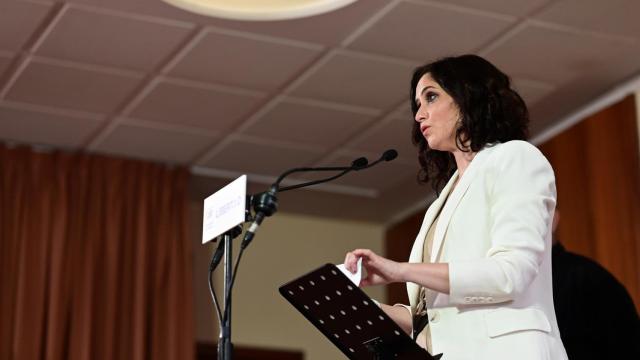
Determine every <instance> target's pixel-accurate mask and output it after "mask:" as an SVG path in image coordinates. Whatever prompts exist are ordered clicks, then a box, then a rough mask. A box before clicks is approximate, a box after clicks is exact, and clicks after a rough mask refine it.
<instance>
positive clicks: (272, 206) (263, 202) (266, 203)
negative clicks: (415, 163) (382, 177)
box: [241, 149, 398, 249]
mask: <svg viewBox="0 0 640 360" xmlns="http://www.w3.org/2000/svg"><path fill="white" fill-rule="evenodd" d="M397 156H398V152H397V151H396V150H394V149H389V150H387V151H385V152H384V153H383V154H382V156H381V157H380V158H379V159H378V160H376V161H374V162H372V163H371V164H369V160H367V158H365V157H359V158H357V159H355V160H353V161H352V162H351V166H329V167H315V168H314V167H301V168H293V169H289V170H287V171H285V172H284V173H282V174H281V175H280V176H279V177H278V179H277V180H276V182H274V183H273V185H271V189H269V191H267V192H263V193H260V194H259V195H258V196H257V197H256V198H252V201H251V203H252V204H253V207H254V209H255V212H256V216H255V218H254V220H253V223H251V226H249V229H247V231H246V232H245V235H244V239H243V240H242V244H241V247H242V248H243V249H244V248H246V247H247V246H249V243H250V242H251V241H252V240H253V237H254V236H255V233H256V231H257V230H258V227H260V225H261V224H262V221H263V220H264V218H265V217H267V216H271V215H273V214H274V213H275V212H276V211H277V210H278V199H277V198H276V193H278V192H282V191H287V190H293V189H299V188H303V187H307V186H312V185H317V184H321V183H324V182H328V181H331V180H335V179H337V178H339V177H341V176H344V175H346V174H347V173H348V172H350V171H354V170H355V171H359V170H363V169H367V168H370V167H372V166H374V165H376V164H378V163H380V162H381V161H391V160H393V159H395V158H396V157H397ZM312 171H340V173H338V174H336V175H334V176H331V177H328V178H324V179H319V180H313V181H309V182H305V183H300V184H295V185H290V186H285V187H282V188H281V187H280V183H281V182H282V181H283V180H284V178H285V177H287V176H288V175H290V174H293V173H297V172H312Z"/></svg>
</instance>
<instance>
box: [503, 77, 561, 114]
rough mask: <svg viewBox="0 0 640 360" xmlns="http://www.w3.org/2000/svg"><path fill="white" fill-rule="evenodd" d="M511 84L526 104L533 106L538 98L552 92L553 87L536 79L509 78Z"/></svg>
mask: <svg viewBox="0 0 640 360" xmlns="http://www.w3.org/2000/svg"><path fill="white" fill-rule="evenodd" d="M511 80H512V83H511V86H512V87H513V88H514V89H515V90H516V91H517V92H518V94H520V96H521V97H522V98H523V99H524V101H525V102H526V103H527V106H529V107H530V106H533V105H534V104H535V103H537V102H538V101H539V100H540V99H542V98H544V97H545V96H547V95H549V94H551V93H553V91H554V90H555V87H554V86H552V85H550V84H546V83H542V82H537V81H529V80H526V79H511Z"/></svg>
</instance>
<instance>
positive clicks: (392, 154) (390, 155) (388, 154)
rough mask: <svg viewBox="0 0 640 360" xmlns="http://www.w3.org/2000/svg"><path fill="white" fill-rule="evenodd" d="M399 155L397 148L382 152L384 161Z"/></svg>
mask: <svg viewBox="0 0 640 360" xmlns="http://www.w3.org/2000/svg"><path fill="white" fill-rule="evenodd" d="M397 157H398V152H397V151H396V150H395V149H389V150H387V151H385V152H384V154H382V158H383V159H384V161H391V160H393V159H395V158H397Z"/></svg>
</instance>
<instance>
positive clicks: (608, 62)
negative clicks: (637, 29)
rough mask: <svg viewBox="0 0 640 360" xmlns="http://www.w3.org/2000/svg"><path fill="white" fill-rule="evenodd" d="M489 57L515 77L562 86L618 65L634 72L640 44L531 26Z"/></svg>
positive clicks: (639, 55)
mask: <svg viewBox="0 0 640 360" xmlns="http://www.w3.org/2000/svg"><path fill="white" fill-rule="evenodd" d="M567 44H571V46H567ZM488 58H489V59H490V60H492V61H493V62H494V63H495V64H496V65H497V66H498V67H499V68H500V69H502V70H503V71H505V72H506V73H507V74H509V75H510V76H512V77H516V78H517V77H522V78H525V79H532V80H538V81H542V82H546V83H548V84H550V85H554V86H560V85H562V84H566V83H568V82H570V81H572V80H574V79H576V78H578V77H581V76H586V75H588V74H589V73H592V72H594V71H602V70H605V71H606V70H607V69H611V68H615V71H617V72H620V71H622V72H626V73H632V72H634V71H636V70H637V69H640V63H639V62H638V61H637V59H639V58H640V46H638V45H637V44H634V43H629V42H625V41H614V40H611V39H607V38H602V37H595V36H589V35H585V34H578V33H575V32H568V31H561V30H555V29H548V28H545V27H542V26H538V25H529V26H526V27H525V28H524V29H523V30H522V31H520V32H519V33H517V34H516V35H514V36H513V37H511V38H510V39H508V40H507V41H505V42H503V43H502V44H501V45H500V46H498V47H497V48H495V49H494V50H492V51H491V52H490V53H489V54H488Z"/></svg>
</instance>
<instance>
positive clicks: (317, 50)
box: [0, 0, 640, 222]
mask: <svg viewBox="0 0 640 360" xmlns="http://www.w3.org/2000/svg"><path fill="white" fill-rule="evenodd" d="M639 10H640V2H638V1H634V0H627V1H623V0H612V1H608V2H607V1H595V0H579V1H578V0H483V1H475V0H393V1H388V0H360V1H356V2H355V3H353V4H352V5H350V6H347V7H344V8H342V9H340V10H338V11H335V12H331V13H328V14H324V15H319V16H313V17H308V18H302V19H297V20H287V21H265V22H245V21H232V20H222V19H216V18H212V17H206V16H201V15H196V14H191V13H188V12H186V11H183V10H180V9H178V8H175V7H173V6H171V5H168V4H166V3H165V2H163V1H161V0H109V1H104V0H21V1H16V0H0V104H2V105H1V106H0V141H3V140H4V141H9V140H10V141H14V142H26V143H36V144H43V143H44V144H49V145H51V146H53V147H63V148H76V147H77V148H79V149H80V150H85V151H93V150H94V149H97V150H98V151H102V152H106V153H110V154H115V155H117V156H126V157H137V158H144V159H151V160H153V161H159V162H169V163H176V162H177V163H182V164H187V165H197V166H199V167H202V168H204V169H200V168H199V169H198V171H200V170H202V171H201V173H202V174H208V175H209V176H211V177H212V178H215V179H218V180H211V178H209V179H208V180H206V181H204V182H206V183H207V184H212V183H218V184H226V183H228V180H229V176H231V175H233V174H234V173H235V172H239V173H249V174H253V175H252V178H251V179H250V181H251V186H252V188H260V189H264V188H266V187H267V186H268V185H267V184H266V183H268V182H269V181H271V180H273V176H275V175H278V174H279V173H281V172H282V171H284V170H286V169H289V168H291V167H296V166H305V165H307V166H313V165H318V164H336V163H349V162H350V161H352V160H353V159H354V158H356V157H359V156H366V157H368V158H369V159H370V160H371V161H373V160H375V159H376V158H377V157H378V156H379V155H380V154H381V153H382V152H383V151H384V150H386V149H388V148H395V149H397V150H398V151H399V153H400V156H399V158H398V159H396V160H394V161H393V162H391V163H388V164H386V163H385V164H380V165H379V166H377V167H376V168H375V169H371V170H368V171H364V172H358V173H355V174H350V176H348V177H347V178H345V179H342V180H340V182H338V184H342V185H348V186H346V187H344V186H343V187H326V188H324V189H315V190H317V191H300V192H287V193H286V195H284V196H283V198H289V199H291V202H287V204H288V205H291V206H290V207H288V209H291V210H290V211H298V212H303V213H307V214H315V215H321V216H332V217H335V216H340V217H342V218H345V219H346V218H348V219H359V220H370V221H384V222H389V221H393V219H396V220H397V219H399V218H400V216H401V214H403V213H405V214H406V213H408V212H410V211H414V210H418V209H419V210H423V209H424V208H425V207H426V205H427V204H428V202H429V201H430V200H429V199H431V197H430V196H429V194H432V191H431V189H430V188H429V187H428V186H422V187H420V186H418V185H417V184H416V180H415V175H416V172H417V170H418V168H417V162H416V149H415V148H414V147H413V145H412V144H411V139H410V129H411V124H412V123H413V119H412V115H411V114H410V110H409V107H408V106H407V105H408V104H407V99H408V96H407V95H408V90H409V80H410V76H411V73H412V70H413V69H414V68H415V66H417V65H420V64H421V63H423V62H424V61H426V60H429V59H432V58H435V57H439V56H442V55H445V54H459V53H463V52H473V51H479V52H480V53H481V54H483V56H485V55H486V56H487V57H488V58H489V60H491V61H494V62H495V63H496V65H498V67H500V68H501V69H502V70H504V71H505V72H506V73H507V74H508V75H510V76H511V77H512V79H513V84H514V87H515V88H516V89H517V90H518V91H519V92H520V93H521V94H522V96H523V97H524V99H525V101H526V102H527V104H528V105H529V108H530V111H531V119H532V121H531V133H532V134H533V135H534V136H535V135H536V134H538V133H540V132H541V131H544V130H547V129H549V128H550V127H552V126H556V125H557V123H558V122H559V121H562V119H563V118H564V117H565V116H566V115H567V114H570V113H571V112H574V111H576V110H578V109H582V108H583V107H584V106H586V105H589V104H591V103H592V101H593V99H595V98H597V97H599V96H602V94H603V93H604V92H606V91H607V89H612V88H614V87H616V86H619V84H622V82H623V81H625V80H627V79H629V78H630V77H632V76H634V74H638V76H640V62H639V61H638V59H640V49H639V48H640V25H639V24H640V23H639V22H638V21H637V19H636V18H637V16H636V13H638V12H639ZM229 171H230V172H229ZM254 175H255V176H254ZM298 178H303V177H302V176H298ZM216 181H217V182H216ZM372 188H376V189H381V190H379V191H378V194H377V196H375V197H372V190H370V189H372ZM207 190H208V193H207V195H208V194H210V193H211V192H212V189H211V188H210V187H209V188H207ZM332 191H333V193H331V192H332ZM311 201H313V202H314V205H313V206H309V203H310V202H311ZM283 203H285V201H283ZM381 204H384V206H382V205H381ZM336 209H339V210H340V211H339V212H337V211H336Z"/></svg>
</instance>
